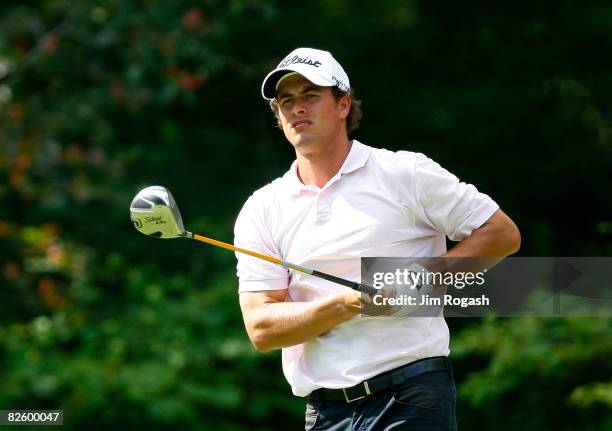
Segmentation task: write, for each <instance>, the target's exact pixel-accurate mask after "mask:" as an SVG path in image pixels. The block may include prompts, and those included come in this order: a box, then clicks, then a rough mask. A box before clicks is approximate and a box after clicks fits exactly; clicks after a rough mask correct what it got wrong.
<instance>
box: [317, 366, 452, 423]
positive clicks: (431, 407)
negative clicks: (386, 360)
mask: <svg viewBox="0 0 612 431" xmlns="http://www.w3.org/2000/svg"><path fill="white" fill-rule="evenodd" d="M309 430H326V431H383V430H385V431H391V430H410V431H456V430H457V421H456V419H455V382H454V380H453V376H452V371H433V372H429V373H423V374H420V375H418V376H416V377H413V378H412V379H409V380H407V381H406V382H405V383H404V384H402V385H400V386H398V387H395V388H393V389H385V390H382V391H380V392H376V393H374V394H372V395H369V396H367V397H366V398H363V399H361V400H358V401H354V402H351V403H346V402H345V401H326V400H310V399H309V400H308V403H307V404H306V431H309Z"/></svg>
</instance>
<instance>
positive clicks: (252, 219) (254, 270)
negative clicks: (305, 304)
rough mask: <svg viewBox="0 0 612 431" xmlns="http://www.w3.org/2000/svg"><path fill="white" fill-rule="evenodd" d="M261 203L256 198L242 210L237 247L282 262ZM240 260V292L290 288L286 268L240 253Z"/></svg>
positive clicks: (235, 226) (235, 242) (237, 254)
mask: <svg viewBox="0 0 612 431" xmlns="http://www.w3.org/2000/svg"><path fill="white" fill-rule="evenodd" d="M257 203H258V202H257V198H256V196H255V195H253V196H251V197H250V198H249V199H248V200H247V201H246V203H245V204H244V206H243V207H242V210H241V211H240V214H239V215H238V218H237V219H236V224H235V225H234V245H235V246H236V247H240V248H245V249H247V250H251V251H256V252H258V253H262V254H265V255H267V256H272V257H277V258H279V259H282V257H281V253H280V251H279V250H278V247H277V246H276V244H275V243H274V240H273V238H272V234H271V232H270V229H269V227H268V226H267V224H266V222H265V214H264V212H263V208H261V207H262V206H261V205H257ZM236 257H237V259H238V264H237V265H236V274H237V276H238V292H239V293H242V292H255V291H260V290H281V289H287V287H288V283H289V272H288V270H287V269H286V268H284V267H283V266H281V265H278V264H275V263H271V262H267V261H265V260H263V259H258V258H256V257H253V256H249V255H247V254H244V253H239V252H237V253H236Z"/></svg>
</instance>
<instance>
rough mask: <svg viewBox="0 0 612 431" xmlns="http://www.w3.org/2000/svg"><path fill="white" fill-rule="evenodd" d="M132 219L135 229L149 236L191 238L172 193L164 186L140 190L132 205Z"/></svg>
mask: <svg viewBox="0 0 612 431" xmlns="http://www.w3.org/2000/svg"><path fill="white" fill-rule="evenodd" d="M130 218H131V220H132V223H133V224H134V227H135V228H136V229H137V230H138V231H139V232H141V233H143V234H145V235H148V236H154V237H156V238H180V237H185V236H189V232H187V231H185V227H184V226H183V220H182V218H181V213H180V211H179V209H178V206H177V205H176V202H175V201H174V198H173V197H172V193H170V190H168V189H167V188H166V187H163V186H150V187H146V188H144V189H142V190H140V191H139V192H138V193H137V194H136V196H134V199H132V203H131V204H130Z"/></svg>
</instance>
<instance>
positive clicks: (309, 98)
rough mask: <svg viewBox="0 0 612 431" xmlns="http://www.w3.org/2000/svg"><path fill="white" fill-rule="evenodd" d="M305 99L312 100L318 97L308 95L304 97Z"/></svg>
mask: <svg viewBox="0 0 612 431" xmlns="http://www.w3.org/2000/svg"><path fill="white" fill-rule="evenodd" d="M304 97H305V98H306V100H312V99H314V98H315V97H317V95H316V94H307V95H306V96H304Z"/></svg>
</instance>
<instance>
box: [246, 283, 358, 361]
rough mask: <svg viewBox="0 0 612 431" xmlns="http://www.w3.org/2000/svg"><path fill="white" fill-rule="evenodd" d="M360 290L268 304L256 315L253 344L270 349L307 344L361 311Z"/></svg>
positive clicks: (264, 349)
mask: <svg viewBox="0 0 612 431" xmlns="http://www.w3.org/2000/svg"><path fill="white" fill-rule="evenodd" d="M360 309H361V308H360V294H359V292H352V291H351V292H347V293H346V294H345V293H343V294H339V295H334V296H329V297H326V298H322V299H318V300H315V301H309V302H274V303H268V304H265V305H264V306H263V307H262V308H261V309H260V310H259V311H258V313H257V314H258V315H257V316H256V324H255V325H254V334H253V335H254V336H253V337H252V339H253V343H254V344H255V346H256V347H257V349H258V350H260V351H264V352H266V351H270V350H274V349H279V348H281V347H289V346H293V345H296V344H300V343H303V342H305V341H308V340H310V339H312V338H314V337H317V336H319V335H321V334H324V333H325V332H327V331H329V330H330V329H332V328H333V327H335V326H336V325H338V324H340V323H342V322H344V321H346V320H348V319H350V318H351V317H352V316H354V315H355V314H357V313H359V312H360Z"/></svg>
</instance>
